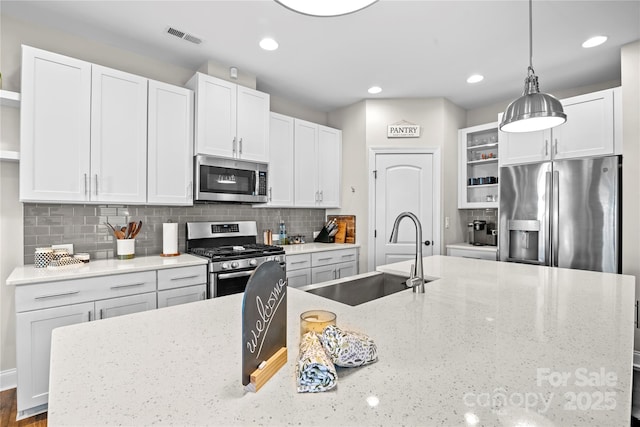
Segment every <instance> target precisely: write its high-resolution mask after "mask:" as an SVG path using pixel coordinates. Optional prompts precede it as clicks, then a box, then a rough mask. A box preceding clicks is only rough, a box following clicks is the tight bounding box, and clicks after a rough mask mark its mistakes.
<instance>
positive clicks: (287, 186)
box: [267, 113, 294, 207]
mask: <svg viewBox="0 0 640 427" xmlns="http://www.w3.org/2000/svg"><path fill="white" fill-rule="evenodd" d="M293 139H294V137H293V118H292V117H287V116H283V115H282V114H277V113H271V125H270V127H269V194H268V195H269V202H268V203H267V205H268V206H284V207H291V206H293V203H294V202H293V197H294V195H293V189H294V166H293V165H294V158H293V157H294V156H293V152H294V145H293Z"/></svg>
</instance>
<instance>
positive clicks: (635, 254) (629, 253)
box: [621, 41, 640, 350]
mask: <svg viewBox="0 0 640 427" xmlns="http://www.w3.org/2000/svg"><path fill="white" fill-rule="evenodd" d="M621 61H622V117H623V123H622V126H623V129H622V230H623V231H624V233H623V235H622V272H623V273H624V274H632V275H634V276H636V300H637V299H638V297H639V296H640V200H639V198H638V189H639V188H640V168H639V167H638V165H640V41H636V42H634V43H631V44H628V45H625V46H623V48H622V52H621ZM635 348H636V350H640V333H639V332H638V329H636V334H635Z"/></svg>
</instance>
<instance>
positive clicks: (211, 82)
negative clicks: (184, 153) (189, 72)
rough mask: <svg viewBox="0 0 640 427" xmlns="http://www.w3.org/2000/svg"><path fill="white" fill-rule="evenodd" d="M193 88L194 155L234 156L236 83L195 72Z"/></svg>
mask: <svg viewBox="0 0 640 427" xmlns="http://www.w3.org/2000/svg"><path fill="white" fill-rule="evenodd" d="M194 79H195V83H194V80H192V81H190V82H189V87H191V88H192V89H195V92H196V94H195V96H196V120H195V129H196V131H195V140H196V142H195V154H209V155H212V156H224V157H235V155H236V144H235V138H236V104H237V97H236V95H237V94H236V86H237V85H236V84H234V83H231V82H228V81H226V80H222V79H217V78H215V77H211V76H207V75H206V74H202V73H197V74H196V75H195V76H194Z"/></svg>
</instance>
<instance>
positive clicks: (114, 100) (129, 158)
mask: <svg viewBox="0 0 640 427" xmlns="http://www.w3.org/2000/svg"><path fill="white" fill-rule="evenodd" d="M91 86H92V91H91V178H92V185H91V190H92V191H91V200H92V201H99V202H117V203H144V202H146V197H147V79H145V78H143V77H139V76H136V75H133V74H129V73H125V72H122V71H118V70H113V69H110V68H106V67H102V66H99V65H93V66H92V79H91Z"/></svg>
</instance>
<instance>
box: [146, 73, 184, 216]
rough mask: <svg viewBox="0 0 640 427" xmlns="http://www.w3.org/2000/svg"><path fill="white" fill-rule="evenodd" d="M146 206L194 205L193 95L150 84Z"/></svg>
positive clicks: (179, 89)
mask: <svg viewBox="0 0 640 427" xmlns="http://www.w3.org/2000/svg"><path fill="white" fill-rule="evenodd" d="M147 150H148V165H147V167H148V175H147V176H148V183H147V202H148V203H149V204H162V205H183V206H184V205H193V187H192V183H193V91H191V90H189V89H185V88H181V87H178V86H173V85H169V84H166V83H161V82H157V81H154V80H149V117H148V145H147Z"/></svg>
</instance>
